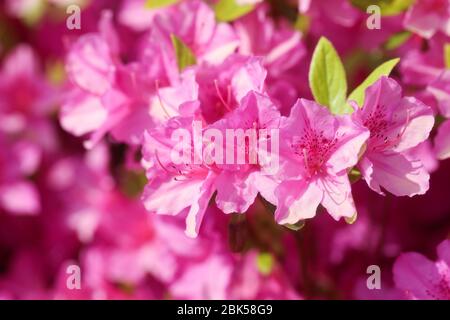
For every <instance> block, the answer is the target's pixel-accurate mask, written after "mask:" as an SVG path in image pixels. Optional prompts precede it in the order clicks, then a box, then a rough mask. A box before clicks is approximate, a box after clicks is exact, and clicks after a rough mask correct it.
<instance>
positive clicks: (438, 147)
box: [434, 120, 450, 160]
mask: <svg viewBox="0 0 450 320" xmlns="http://www.w3.org/2000/svg"><path fill="white" fill-rule="evenodd" d="M434 144H435V151H436V156H437V157H438V159H440V160H444V159H448V158H450V120H446V121H445V122H444V123H442V124H441V125H440V126H439V129H438V132H437V135H436V138H435V139H434Z"/></svg>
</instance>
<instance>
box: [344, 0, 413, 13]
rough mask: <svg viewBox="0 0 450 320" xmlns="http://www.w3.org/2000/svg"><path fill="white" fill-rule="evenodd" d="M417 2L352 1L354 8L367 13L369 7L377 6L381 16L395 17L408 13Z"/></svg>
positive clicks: (398, 0)
mask: <svg viewBox="0 0 450 320" xmlns="http://www.w3.org/2000/svg"><path fill="white" fill-rule="evenodd" d="M414 1H415V0H351V1H350V2H351V3H352V5H353V6H355V7H357V8H359V9H361V10H362V11H364V12H366V10H367V7H369V6H371V5H376V6H378V7H380V10H381V15H383V16H395V15H398V14H399V13H402V12H403V11H406V10H407V9H408V8H409V7H410V6H411V5H412V4H413V3H414Z"/></svg>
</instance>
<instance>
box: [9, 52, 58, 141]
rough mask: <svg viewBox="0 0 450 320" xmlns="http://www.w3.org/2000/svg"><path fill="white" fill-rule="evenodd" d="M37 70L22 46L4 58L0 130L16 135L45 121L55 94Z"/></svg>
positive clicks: (36, 63)
mask: <svg viewBox="0 0 450 320" xmlns="http://www.w3.org/2000/svg"><path fill="white" fill-rule="evenodd" d="M40 67H41V66H40V63H39V60H38V59H37V57H36V54H35V53H34V51H33V50H32V48H31V47H29V46H28V45H25V44H23V45H19V46H17V47H16V48H15V49H14V50H13V51H12V52H11V53H10V54H9V55H8V56H7V57H6V58H5V60H4V62H3V66H2V70H1V73H0V95H1V98H0V131H4V132H6V133H8V134H18V133H22V132H24V131H25V130H30V127H34V128H36V127H39V126H42V122H46V119H44V117H45V116H47V115H48V114H49V113H50V112H51V110H52V109H51V108H53V107H54V105H53V104H54V103H56V102H57V94H56V91H55V88H53V87H52V86H50V85H49V83H48V82H47V81H46V79H45V78H44V76H43V72H42V70H41V68H40Z"/></svg>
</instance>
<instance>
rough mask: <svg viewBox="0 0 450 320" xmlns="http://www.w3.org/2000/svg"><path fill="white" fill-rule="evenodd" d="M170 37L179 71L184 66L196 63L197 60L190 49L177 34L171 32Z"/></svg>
mask: <svg viewBox="0 0 450 320" xmlns="http://www.w3.org/2000/svg"><path fill="white" fill-rule="evenodd" d="M170 37H171V39H172V44H173V47H174V49H175V54H176V57H177V64H178V70H179V71H180V72H181V71H183V70H184V69H185V68H186V67H189V66H192V65H194V64H196V63H197V61H196V59H195V55H194V54H193V53H192V51H191V49H189V47H188V46H186V45H185V44H184V43H183V41H181V39H180V38H178V37H177V36H175V35H173V34H172V35H171V36H170Z"/></svg>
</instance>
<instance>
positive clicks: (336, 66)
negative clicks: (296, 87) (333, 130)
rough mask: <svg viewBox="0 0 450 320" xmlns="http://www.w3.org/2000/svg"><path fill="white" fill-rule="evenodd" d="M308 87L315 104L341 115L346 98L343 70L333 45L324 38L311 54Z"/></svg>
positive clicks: (345, 81) (345, 80)
mask: <svg viewBox="0 0 450 320" xmlns="http://www.w3.org/2000/svg"><path fill="white" fill-rule="evenodd" d="M309 86H310V88H311V91H312V94H313V96H314V99H315V100H316V102H317V103H319V104H321V105H323V106H326V107H328V108H329V109H330V111H331V112H332V113H335V114H338V113H341V111H342V110H340V109H342V106H344V105H345V98H346V97H347V79H346V75H345V70H344V66H343V65H342V61H341V59H340V58H339V55H338V53H337V52H336V50H335V49H334V47H333V45H332V44H331V42H330V41H329V40H328V39H326V38H324V37H322V38H320V40H319V43H318V44H317V46H316V49H315V50H314V53H313V57H312V60H311V67H310V69H309Z"/></svg>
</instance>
